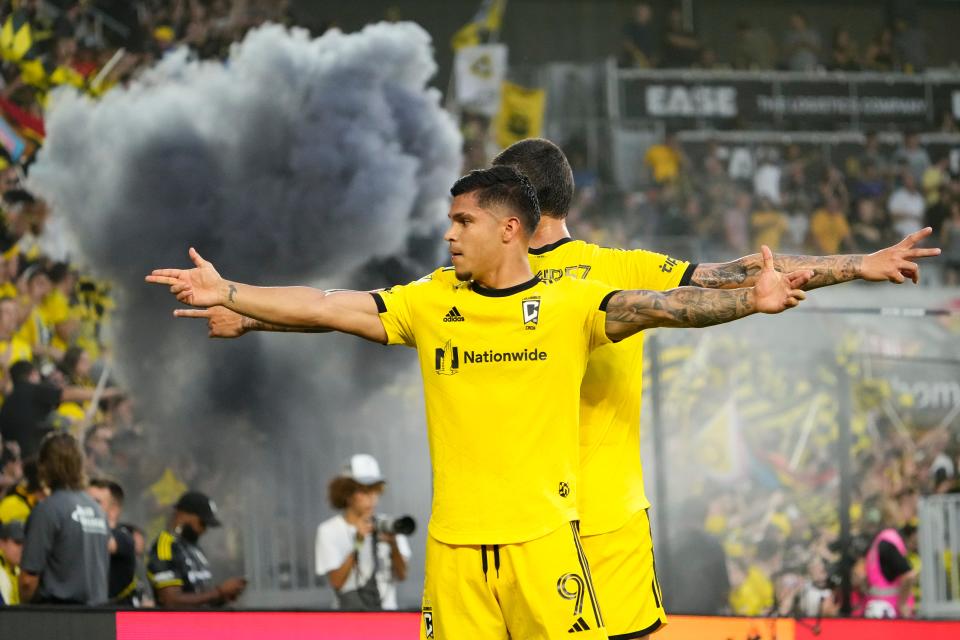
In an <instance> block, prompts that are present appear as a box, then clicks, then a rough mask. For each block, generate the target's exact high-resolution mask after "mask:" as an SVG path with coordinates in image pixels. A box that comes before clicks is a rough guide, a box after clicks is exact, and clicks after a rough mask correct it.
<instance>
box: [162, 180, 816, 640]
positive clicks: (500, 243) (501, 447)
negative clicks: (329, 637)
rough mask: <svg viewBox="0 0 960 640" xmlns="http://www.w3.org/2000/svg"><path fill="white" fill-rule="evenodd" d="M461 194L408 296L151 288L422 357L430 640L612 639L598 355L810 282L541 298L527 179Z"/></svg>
mask: <svg viewBox="0 0 960 640" xmlns="http://www.w3.org/2000/svg"><path fill="white" fill-rule="evenodd" d="M451 192H452V194H453V196H454V199H453V202H452V204H451V208H450V213H449V218H450V227H449V229H448V230H447V232H446V234H445V240H446V241H447V242H448V244H449V248H450V254H451V258H452V262H453V267H452V268H450V269H439V270H437V271H435V272H434V273H432V274H431V275H430V276H428V277H426V278H423V279H421V280H419V281H417V282H414V283H411V284H409V285H404V286H397V287H393V288H390V289H386V290H384V291H381V292H375V293H363V292H351V291H340V292H336V293H329V294H328V293H327V292H324V291H320V290H317V289H312V288H308V287H254V286H250V285H245V284H241V283H237V282H231V281H228V280H225V279H223V278H222V277H220V275H219V274H218V273H217V271H216V269H215V268H214V267H213V265H212V264H211V263H210V262H207V261H205V260H203V258H201V257H200V256H199V254H197V252H196V251H195V250H192V249H191V251H190V255H191V258H192V260H193V262H194V265H195V266H194V268H192V269H158V270H156V271H154V272H153V273H152V274H151V275H150V276H148V277H147V281H148V282H152V283H156V284H162V285H168V286H169V287H170V291H171V293H173V294H174V295H175V296H176V297H177V299H178V300H180V301H181V302H184V303H186V304H189V305H191V306H196V307H203V308H208V307H213V306H216V305H222V306H224V307H227V308H229V309H231V310H233V311H235V312H237V313H239V314H242V315H245V316H248V317H251V318H254V319H256V320H258V321H261V322H267V323H272V324H277V325H281V326H292V327H308V328H312V329H316V330H333V331H341V332H345V333H350V334H353V335H357V336H360V337H362V338H366V339H368V340H372V341H375V342H379V343H382V344H405V345H408V346H412V347H414V348H416V349H417V353H418V361H419V364H420V369H421V374H422V377H423V384H424V396H425V400H426V405H427V427H428V440H429V443H430V451H431V463H432V468H433V480H434V483H433V484H434V496H433V507H432V515H431V520H430V526H429V534H430V535H429V538H428V541H427V562H426V580H425V585H424V600H423V623H422V625H421V637H423V638H427V637H430V638H438V639H444V638H480V639H485V638H498V639H505V638H508V637H522V638H561V637H568V635H567V634H568V633H569V632H571V631H577V632H582V633H583V637H584V638H605V637H607V636H606V632H605V631H604V629H603V627H604V624H603V616H602V613H601V611H600V608H599V604H598V602H597V598H596V595H595V592H594V588H593V584H592V580H591V576H590V570H589V566H588V564H587V562H586V558H585V554H584V553H583V550H582V549H581V547H580V543H579V536H578V535H577V530H576V524H575V523H576V520H577V518H578V508H577V505H578V500H577V492H578V490H579V484H580V483H579V479H578V476H579V437H578V433H579V429H578V416H579V389H580V382H581V379H582V377H583V373H584V371H585V369H586V366H587V364H586V363H587V358H588V356H589V354H590V352H591V351H593V350H594V349H597V348H599V347H600V346H602V345H604V344H608V343H609V342H610V341H616V340H623V339H625V338H628V337H629V336H631V335H633V334H635V333H637V332H639V331H642V330H643V329H646V328H651V327H657V326H664V327H703V326H710V325H714V324H719V323H722V322H728V321H731V320H735V319H737V318H741V317H744V316H747V315H751V314H753V313H757V312H764V313H779V312H780V311H783V310H785V309H787V308H790V307H793V306H796V305H797V304H799V302H800V301H801V300H802V299H803V298H804V294H803V292H802V291H801V290H800V287H802V286H803V285H804V284H805V283H806V281H807V279H808V278H809V276H810V273H808V272H797V273H791V274H787V275H784V274H781V273H778V272H777V271H775V270H774V268H773V257H772V255H771V254H770V252H769V250H766V249H765V251H764V256H765V263H764V268H763V271H762V275H761V277H760V278H759V279H758V281H757V283H756V285H755V286H753V287H751V288H745V289H738V290H733V291H707V290H701V289H696V288H691V287H684V288H679V289H674V290H672V291H666V292H653V291H642V290H634V291H617V290H615V289H613V288H611V287H609V286H607V285H603V284H600V283H597V282H591V281H581V280H574V279H568V280H566V281H564V282H560V283H556V284H545V283H544V282H542V281H541V280H540V279H539V278H536V277H535V276H534V275H533V273H532V271H531V270H530V264H529V261H528V257H527V250H528V246H529V241H530V238H531V236H532V235H533V233H534V231H535V230H536V227H537V223H538V221H539V216H540V212H539V206H538V205H537V199H536V193H535V190H534V189H533V187H532V186H531V185H530V183H529V181H528V180H527V179H526V178H525V177H523V176H522V175H521V174H520V173H518V172H517V171H516V170H514V169H512V168H510V167H495V168H493V169H489V170H486V171H476V172H472V173H471V174H468V175H467V176H465V177H463V178H461V179H460V180H459V181H458V182H457V183H456V184H455V185H454V187H453V189H452V191H451ZM448 317H449V318H462V320H457V321H449V322H444V320H445V319H446V318H448ZM544 585H549V586H548V587H545V586H544Z"/></svg>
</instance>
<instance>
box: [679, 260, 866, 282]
mask: <svg viewBox="0 0 960 640" xmlns="http://www.w3.org/2000/svg"><path fill="white" fill-rule="evenodd" d="M863 259H864V256H862V255H846V256H783V255H779V256H776V258H774V268H775V269H776V270H777V271H780V272H781V273H789V272H791V271H798V270H801V269H806V270H809V271H812V272H813V277H812V278H810V281H809V282H808V283H807V284H806V286H805V287H804V289H806V290H808V291H809V290H810V289H817V288H819V287H827V286H830V285H833V284H839V283H841V282H849V281H850V280H855V279H857V278H859V277H860V273H861V267H862V265H863ZM760 267H761V260H760V254H759V253H755V254H753V255H749V256H744V257H742V258H739V259H737V260H733V261H731V262H721V263H704V264H699V265H697V268H696V269H694V271H693V275H692V276H691V278H690V284H692V285H695V286H697V287H703V288H705V289H737V288H740V287H752V286H753V285H754V284H756V282H757V278H758V277H759V276H760Z"/></svg>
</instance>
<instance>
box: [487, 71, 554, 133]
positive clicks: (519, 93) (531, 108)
mask: <svg viewBox="0 0 960 640" xmlns="http://www.w3.org/2000/svg"><path fill="white" fill-rule="evenodd" d="M500 95H501V97H500V111H499V112H498V113H497V117H496V118H495V119H494V123H493V126H494V131H496V135H497V144H498V145H500V147H501V148H506V147H509V146H510V145H512V144H513V143H515V142H519V141H520V140H524V139H526V138H539V137H540V136H541V135H542V130H543V112H544V108H545V107H546V103H547V94H546V92H545V91H544V90H543V89H528V88H526V87H521V86H520V85H516V84H513V83H512V82H504V83H503V89H502V90H501V94H500Z"/></svg>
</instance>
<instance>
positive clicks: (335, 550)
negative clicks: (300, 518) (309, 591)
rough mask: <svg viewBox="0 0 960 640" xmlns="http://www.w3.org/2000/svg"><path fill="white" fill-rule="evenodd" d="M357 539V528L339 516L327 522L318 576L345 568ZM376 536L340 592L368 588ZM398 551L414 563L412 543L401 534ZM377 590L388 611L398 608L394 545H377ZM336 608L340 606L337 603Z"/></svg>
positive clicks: (319, 537)
mask: <svg viewBox="0 0 960 640" xmlns="http://www.w3.org/2000/svg"><path fill="white" fill-rule="evenodd" d="M356 537H357V528H356V527H354V526H353V525H352V524H349V523H348V522H347V521H346V520H344V518H343V516H342V515H341V514H337V515H335V516H333V517H332V518H330V519H328V520H324V521H323V522H321V523H320V526H319V527H317V543H316V556H317V562H316V572H317V575H318V576H326V575H327V574H328V573H329V572H331V571H333V570H334V569H336V568H338V567H340V566H342V565H343V563H344V561H346V559H347V556H349V555H350V554H351V553H353V549H354V540H356ZM373 538H374V536H372V535H369V536H367V537H366V538H365V539H364V541H363V547H362V548H361V549H360V554H359V562H358V563H357V564H356V566H355V567H354V568H353V570H352V571H351V572H350V575H349V576H348V577H347V581H346V582H344V583H343V587H341V588H340V591H353V590H355V589H357V588H358V586H359V585H364V584H366V583H367V581H368V580H370V576H371V575H373V553H372V551H371V545H372V544H373ZM397 548H398V549H399V550H400V555H401V556H403V558H404V559H405V560H408V561H409V560H410V543H409V542H407V537H406V536H404V535H400V534H397ZM377 567H378V571H377V589H378V590H379V591H380V603H381V605H382V606H383V608H384V609H391V610H392V609H396V608H397V585H396V583H395V582H394V581H393V573H392V568H391V564H390V544H389V543H387V542H378V543H377ZM335 604H336V603H335Z"/></svg>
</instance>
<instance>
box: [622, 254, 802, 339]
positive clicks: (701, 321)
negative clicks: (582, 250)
mask: <svg viewBox="0 0 960 640" xmlns="http://www.w3.org/2000/svg"><path fill="white" fill-rule="evenodd" d="M811 275H812V274H811V272H810V271H794V272H791V273H788V274H784V273H780V272H779V271H777V270H775V269H774V258H773V254H772V253H771V252H770V250H769V249H768V248H767V247H763V250H762V252H761V267H760V274H759V276H758V277H757V278H756V284H755V285H754V286H752V287H747V288H739V289H730V290H723V289H720V290H713V289H703V288H698V287H679V288H677V289H671V290H669V291H619V292H617V293H615V294H614V295H613V296H611V298H610V300H608V301H607V306H606V312H607V317H606V331H607V336H609V337H610V338H611V339H612V340H621V339H623V338H626V337H629V336H631V335H633V334H634V333H637V332H638V331H642V330H644V329H650V328H653V327H709V326H712V325H715V324H722V323H724V322H730V321H731V320H737V319H738V318H743V317H746V316H749V315H751V314H753V313H758V312H759V313H780V312H781V311H784V310H785V309H789V308H791V307H795V306H797V305H798V304H800V301H801V300H803V299H804V298H805V297H806V295H805V294H804V293H803V291H802V290H801V287H802V286H803V285H805V284H807V282H808V281H809V279H810V277H811Z"/></svg>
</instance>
